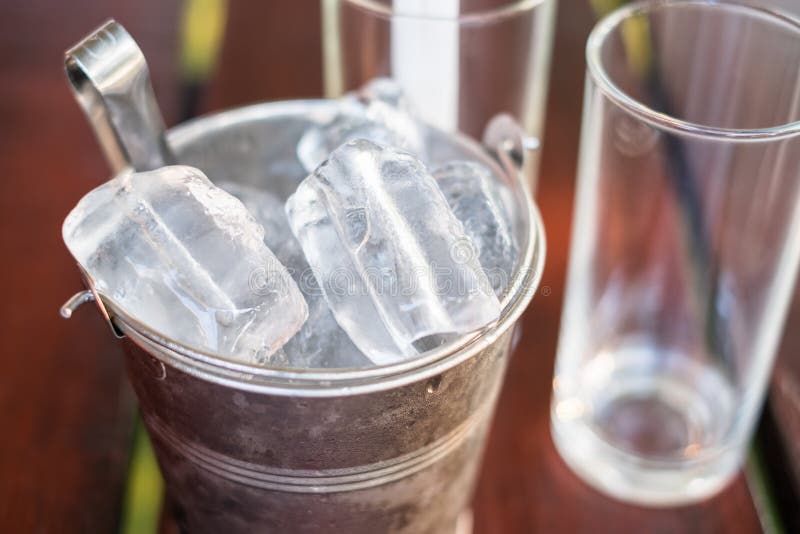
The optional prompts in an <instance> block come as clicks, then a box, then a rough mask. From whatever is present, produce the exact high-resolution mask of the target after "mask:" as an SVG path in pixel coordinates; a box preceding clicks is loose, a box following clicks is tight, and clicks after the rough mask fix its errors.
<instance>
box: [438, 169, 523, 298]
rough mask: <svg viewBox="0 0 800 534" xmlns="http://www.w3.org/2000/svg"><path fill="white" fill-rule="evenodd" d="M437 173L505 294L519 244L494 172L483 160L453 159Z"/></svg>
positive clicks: (485, 267) (494, 282) (497, 291)
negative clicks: (492, 172) (494, 182)
mask: <svg viewBox="0 0 800 534" xmlns="http://www.w3.org/2000/svg"><path fill="white" fill-rule="evenodd" d="M433 176H434V178H436V181H437V182H438V183H439V188H440V189H441V190H442V192H443V193H444V196H445V198H447V202H448V203H449V204H450V207H451V208H452V209H453V213H455V215H456V217H458V219H459V220H460V221H461V222H462V224H463V225H464V230H465V231H466V233H467V235H468V236H469V237H470V238H471V239H472V241H473V243H475V246H476V247H477V249H478V254H479V256H478V257H479V260H480V262H481V266H482V267H483V270H484V272H485V273H486V275H487V276H488V278H489V282H491V284H492V288H493V289H494V292H495V294H497V296H498V297H499V296H501V295H502V294H503V292H504V291H505V289H506V287H508V283H509V281H510V280H511V277H512V276H513V274H514V268H515V267H516V265H517V261H518V259H519V247H518V246H517V242H516V240H515V239H514V233H513V232H512V231H511V221H510V220H509V217H508V212H507V211H506V209H505V207H504V205H503V200H502V198H501V197H500V195H499V194H498V191H497V187H496V186H495V185H494V184H493V182H492V174H491V171H490V170H489V169H488V168H486V167H485V166H483V165H481V164H480V163H475V162H472V161H452V162H450V163H447V164H446V165H443V166H441V167H439V168H438V169H435V170H434V171H433Z"/></svg>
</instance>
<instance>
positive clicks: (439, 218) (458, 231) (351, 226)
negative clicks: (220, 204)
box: [286, 140, 500, 364]
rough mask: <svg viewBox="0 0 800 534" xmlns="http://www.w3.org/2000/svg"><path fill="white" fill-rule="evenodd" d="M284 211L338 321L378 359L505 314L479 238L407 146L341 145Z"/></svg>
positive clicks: (388, 359)
mask: <svg viewBox="0 0 800 534" xmlns="http://www.w3.org/2000/svg"><path fill="white" fill-rule="evenodd" d="M286 213H287V215H288V216H289V224H290V226H291V228H292V231H293V232H294V234H295V235H296V236H297V238H298V240H299V241H300V244H301V246H302V248H303V251H304V253H305V256H306V259H307V260H308V262H309V264H310V265H311V267H312V268H313V269H314V274H315V275H316V276H317V278H318V281H319V283H320V286H321V287H322V289H323V292H324V294H325V298H326V300H327V301H328V303H329V305H330V308H331V310H332V312H333V315H334V317H335V318H336V321H337V322H338V323H339V325H340V326H341V327H342V328H343V329H344V330H345V331H346V332H347V333H348V334H350V338H351V339H352V340H353V342H354V343H355V344H356V346H358V347H359V348H360V349H361V351H362V352H363V353H364V354H365V355H366V356H367V357H368V358H369V359H370V360H372V361H373V362H375V363H377V364H384V363H392V362H396V361H400V360H403V359H406V358H409V357H412V356H414V355H415V354H417V353H418V351H419V350H420V347H424V346H428V345H430V344H431V343H429V340H430V338H431V337H433V338H439V337H442V336H445V337H449V336H452V335H460V334H465V333H468V332H472V331H475V330H477V329H479V328H481V327H483V326H485V325H487V324H488V323H491V322H492V321H494V320H495V319H496V318H497V317H498V315H499V312H500V303H499V301H498V299H497V297H496V295H495V294H494V292H493V290H492V288H491V286H490V284H489V281H488V279H487V278H486V275H485V274H484V272H483V269H482V268H481V266H480V263H479V261H478V257H477V251H476V248H475V245H474V244H473V243H472V240H471V239H470V238H469V236H467V235H466V233H465V232H464V227H463V225H462V224H461V222H460V221H459V220H458V219H457V218H456V216H455V215H454V214H453V211H452V210H451V209H450V207H449V206H448V203H447V200H446V199H445V197H444V195H443V194H442V192H441V190H440V189H439V187H438V185H437V184H436V180H435V179H434V178H433V177H432V176H431V175H430V174H429V173H428V172H427V170H426V169H425V167H424V165H423V164H422V163H421V162H420V161H419V160H418V159H417V158H415V157H414V156H412V155H410V154H408V153H406V152H404V151H401V150H397V149H394V148H391V147H383V146H380V145H377V144H375V143H372V142H370V141H366V140H355V141H351V142H348V143H346V144H344V145H342V146H341V147H339V148H338V149H336V150H335V151H334V152H333V153H332V154H331V155H330V157H329V158H328V160H327V161H326V162H325V163H323V164H322V165H321V166H320V167H319V168H318V169H316V170H315V171H314V172H313V173H312V174H311V175H310V176H309V177H308V178H306V179H305V180H304V181H303V182H302V183H301V184H300V186H299V187H298V188H297V191H296V192H295V193H294V194H293V195H292V196H291V197H289V199H288V200H287V202H286ZM433 344H434V345H435V344H436V343H433Z"/></svg>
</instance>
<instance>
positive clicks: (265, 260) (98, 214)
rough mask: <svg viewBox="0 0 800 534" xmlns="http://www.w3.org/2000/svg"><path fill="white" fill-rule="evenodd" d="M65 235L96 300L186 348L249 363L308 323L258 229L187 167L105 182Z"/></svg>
mask: <svg viewBox="0 0 800 534" xmlns="http://www.w3.org/2000/svg"><path fill="white" fill-rule="evenodd" d="M63 234H64V241H65V243H66V244H67V247H68V248H69V250H70V252H71V253H72V255H73V256H74V257H75V259H76V260H77V261H78V262H79V263H80V264H81V265H82V266H83V267H84V269H86V271H87V272H88V274H89V276H91V278H92V279H93V281H94V283H95V285H96V287H97V289H98V290H99V291H100V292H101V293H102V294H103V295H105V296H106V297H108V298H110V299H111V300H112V301H113V302H114V303H116V304H117V305H119V306H120V307H121V308H122V309H123V310H124V311H126V312H127V313H128V314H130V315H131V316H133V317H135V318H137V319H138V320H140V321H141V322H142V323H144V324H146V325H148V326H149V327H150V328H152V329H154V330H155V331H157V332H159V333H161V334H163V335H165V336H168V337H170V338H172V339H174V340H175V341H177V342H180V343H183V344H186V345H188V346H191V347H193V348H196V349H201V350H208V351H211V352H215V353H218V354H220V355H222V356H224V357H229V358H234V359H238V360H242V361H245V362H249V363H252V362H256V361H259V360H261V359H263V358H265V357H267V356H268V355H270V354H271V353H273V352H274V351H275V350H277V349H279V348H280V347H281V346H282V345H283V344H284V342H285V341H286V340H288V339H289V338H290V337H292V335H294V333H295V332H297V331H298V330H299V329H300V327H301V326H302V324H303V322H304V321H305V319H306V317H307V314H308V310H307V307H306V303H305V301H304V300H303V296H302V294H301V293H300V290H299V288H298V287H297V285H296V284H295V282H294V280H292V278H291V277H290V276H289V274H288V273H287V272H286V270H285V268H284V267H283V265H281V264H280V262H279V261H278V260H277V259H276V258H275V256H274V255H273V254H272V252H270V250H269V249H268V248H267V247H266V245H265V244H264V242H263V236H264V233H263V229H262V228H261V227H260V226H259V225H258V224H257V223H256V221H255V220H254V219H253V217H252V216H251V215H250V214H249V213H248V211H247V210H246V209H245V207H244V206H243V205H242V203H241V202H239V201H238V200H236V199H235V198H234V197H232V196H231V195H229V194H227V193H225V192H224V191H222V190H221V189H219V188H217V187H215V186H214V185H213V184H211V182H210V181H209V180H208V178H206V176H205V175H204V174H203V173H202V172H200V171H199V170H197V169H194V168H192V167H185V166H172V167H163V168H161V169H157V170H155V171H151V172H143V173H135V174H133V173H126V174H123V175H120V176H118V177H116V178H114V179H112V180H110V181H109V182H107V183H105V184H103V185H101V186H100V187H98V188H96V189H94V190H93V191H91V192H90V193H89V194H87V195H86V196H84V197H83V198H82V199H81V201H80V202H79V203H78V205H77V206H76V207H75V208H74V209H73V210H72V212H71V213H70V214H69V215H68V216H67V219H66V220H65V221H64V227H63Z"/></svg>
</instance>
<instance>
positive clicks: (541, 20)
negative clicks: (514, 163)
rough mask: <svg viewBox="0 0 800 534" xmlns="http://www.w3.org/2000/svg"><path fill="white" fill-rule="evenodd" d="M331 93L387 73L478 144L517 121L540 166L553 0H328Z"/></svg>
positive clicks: (436, 117) (430, 116) (431, 115)
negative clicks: (506, 121) (503, 118)
mask: <svg viewBox="0 0 800 534" xmlns="http://www.w3.org/2000/svg"><path fill="white" fill-rule="evenodd" d="M323 7H324V10H323V33H324V48H325V84H326V93H327V96H337V95H338V94H340V93H341V92H343V91H347V90H351V89H355V88H357V87H360V86H362V85H363V84H364V83H365V82H366V81H368V80H370V79H372V78H375V77H378V76H387V77H391V78H393V79H395V81H397V82H399V83H400V85H401V86H402V87H403V89H404V90H405V91H406V93H407V94H408V96H409V99H410V101H411V102H412V103H413V104H414V106H415V108H416V109H417V111H418V112H419V113H420V115H421V116H422V117H423V118H424V119H425V120H426V121H428V122H430V123H432V124H434V125H435V126H438V127H439V128H441V129H443V130H445V131H462V132H464V133H466V134H467V135H470V136H472V137H473V138H476V139H481V137H482V136H483V134H484V130H485V129H486V126H487V125H488V123H489V121H490V120H491V119H492V118H493V117H495V116H496V115H498V114H500V113H505V114H508V115H510V116H511V117H512V118H513V119H514V120H515V121H516V122H517V123H519V124H520V125H521V126H522V129H523V131H524V132H525V133H526V134H527V137H526V138H525V139H524V143H523V144H524V147H523V148H525V149H527V150H526V151H525V156H526V160H525V169H524V170H525V174H526V175H527V176H528V177H529V179H530V180H531V182H533V181H534V180H535V177H536V170H537V168H538V154H539V152H538V151H537V150H536V149H537V148H538V147H539V145H540V141H541V138H542V129H543V125H544V104H545V99H546V94H547V81H548V74H549V69H550V52H551V47H552V39H553V23H554V18H555V8H556V2H555V0H436V1H420V0H323Z"/></svg>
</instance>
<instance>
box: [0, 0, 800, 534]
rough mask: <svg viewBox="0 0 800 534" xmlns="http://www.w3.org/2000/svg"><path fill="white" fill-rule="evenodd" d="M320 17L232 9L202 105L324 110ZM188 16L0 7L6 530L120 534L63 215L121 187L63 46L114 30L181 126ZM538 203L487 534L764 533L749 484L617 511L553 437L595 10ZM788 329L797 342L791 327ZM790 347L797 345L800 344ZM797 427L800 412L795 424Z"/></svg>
mask: <svg viewBox="0 0 800 534" xmlns="http://www.w3.org/2000/svg"><path fill="white" fill-rule="evenodd" d="M318 7H319V3H318V2H317V1H315V0H302V1H298V2H288V1H287V2H252V3H245V2H232V3H231V12H230V18H229V31H228V36H227V37H226V42H225V44H224V49H223V53H222V58H221V64H220V67H219V69H218V71H217V73H216V75H215V77H214V79H213V80H212V82H211V85H210V86H209V87H208V88H207V91H206V92H205V93H204V95H203V99H202V105H201V107H202V109H203V110H205V111H207V110H216V109H220V108H226V107H232V106H236V105H239V104H242V103H247V102H252V101H257V100H270V99H279V98H293V97H303V96H319V95H321V93H322V83H321V58H320V37H319V35H320V21H319V9H318ZM178 11H179V4H178V3H177V2H174V1H173V2H158V1H157V0H116V1H114V2H103V3H101V2H93V1H90V0H73V1H71V2H56V1H51V2H45V1H42V0H32V1H28V2H13V1H11V2H9V1H6V2H3V3H0V58H2V60H3V61H2V65H3V75H2V78H0V169H2V181H0V192H1V193H0V245H1V246H2V248H1V250H2V251H3V254H4V255H3V261H2V262H0V270H1V272H2V278H1V279H2V280H4V281H5V287H4V288H3V290H2V291H3V294H4V295H5V296H4V303H3V305H2V307H1V308H0V314H1V315H0V329H2V332H0V344H2V345H0V347H2V356H0V428H2V429H3V430H2V438H0V531H2V532H109V531H114V530H115V529H116V528H117V527H118V522H119V514H120V503H121V499H122V491H123V487H124V481H125V476H126V466H127V462H128V457H129V452H130V450H129V445H130V443H131V433H132V428H133V426H132V423H133V416H134V413H135V401H134V399H133V397H132V394H131V392H130V390H129V386H128V385H127V382H126V380H125V378H124V373H123V366H122V355H121V352H120V347H119V346H118V344H117V343H116V341H115V340H114V339H113V338H112V336H111V335H110V333H109V332H108V331H107V327H106V325H105V324H104V323H103V322H102V321H101V319H100V317H99V314H97V313H95V312H94V311H93V310H91V309H90V308H88V307H87V308H86V309H81V310H80V311H79V312H78V313H77V314H76V315H75V317H73V318H72V319H71V320H70V321H65V320H63V319H61V318H60V317H59V315H58V308H59V306H60V305H61V304H62V302H63V301H64V300H65V299H66V298H67V297H69V296H70V295H71V294H72V293H73V292H75V291H76V290H78V289H80V287H81V286H80V282H79V278H78V274H77V271H76V269H75V266H74V264H73V262H72V261H71V259H70V257H69V255H68V254H67V252H66V249H65V247H64V245H63V243H62V240H61V234H60V226H61V222H62V220H63V218H64V216H65V215H66V214H67V212H68V211H69V209H70V208H71V207H72V206H73V205H74V204H75V203H76V202H77V200H78V199H79V198H80V197H81V196H82V195H83V194H84V193H85V192H86V191H87V190H88V189H89V188H91V187H93V186H95V185H97V184H99V183H100V182H101V181H103V180H104V179H106V178H107V175H108V170H107V167H106V165H105V162H104V161H103V158H102V155H101V153H100V150H99V148H98V146H97V144H96V142H95V140H94V138H93V136H92V134H91V132H90V130H89V128H88V126H87V123H86V120H85V119H84V117H83V115H82V114H81V112H80V110H79V109H78V107H77V105H76V104H75V102H74V100H73V97H72V95H71V93H70V90H69V89H68V86H67V84H66V82H65V79H64V75H63V71H62V61H63V59H62V54H63V50H64V49H65V48H67V47H68V46H70V45H71V44H73V43H75V42H76V41H77V40H78V39H79V38H80V37H81V36H82V35H84V34H86V33H87V32H88V31H90V30H91V29H92V28H94V27H96V26H97V25H99V24H100V23H101V22H102V21H103V20H104V19H105V18H107V17H110V16H113V17H115V18H116V19H117V20H119V21H120V22H121V23H122V24H123V25H124V26H125V27H126V28H127V29H128V31H129V32H130V33H131V34H132V35H133V36H134V37H135V38H136V40H137V41H138V42H139V44H140V45H141V47H142V49H143V51H144V53H145V55H146V57H147V58H148V61H149V64H150V70H151V75H152V78H153V82H154V85H155V88H156V93H157V97H158V100H159V102H160V104H161V107H162V110H163V112H164V115H165V118H166V120H167V123H168V124H174V123H175V122H176V121H177V120H178V115H179V110H180V106H181V102H180V98H181V92H180V90H179V69H178V64H177V63H178V60H177V52H176V48H177V42H178V37H177V26H178V20H179V13H178ZM557 24H558V28H557V34H556V35H557V37H556V43H555V47H554V61H553V68H552V74H551V89H550V98H549V102H548V117H547V127H546V139H545V145H544V153H543V160H542V168H541V183H540V187H539V193H538V199H537V200H538V203H539V205H540V207H541V211H542V214H543V217H544V222H545V227H546V229H547V237H548V256H547V267H546V270H545V273H544V277H543V280H542V283H541V289H540V291H539V293H538V294H537V296H536V297H535V299H534V301H533V303H532V305H531V307H530V309H529V310H528V311H527V313H526V314H525V316H524V329H523V338H522V342H521V344H520V346H519V348H518V349H517V351H516V354H515V356H514V358H513V361H512V364H511V368H510V371H509V373H508V376H507V380H506V384H505V388H504V390H503V394H502V397H501V399H500V403H499V406H498V409H497V417H496V420H495V423H494V426H493V429H492V434H491V438H490V441H489V446H488V449H487V452H486V457H485V462H484V465H483V471H482V474H481V478H480V483H479V486H478V490H477V494H476V497H475V501H474V511H475V518H474V519H475V532H476V533H478V534H480V533H528V532H562V531H563V532H592V533H598V532H616V531H622V530H627V531H631V532H641V531H649V532H742V533H745V532H758V531H760V525H759V521H758V517H757V515H756V510H755V508H754V505H753V501H752V499H751V495H750V493H749V491H748V488H747V486H746V484H745V482H744V478H743V477H741V476H740V477H739V478H737V479H736V481H735V482H734V483H733V484H732V485H731V486H730V487H729V488H728V489H726V490H725V491H723V492H722V493H721V494H720V495H719V496H717V497H715V498H713V499H711V500H709V501H707V502H705V503H702V504H700V505H697V506H689V507H683V508H676V509H662V510H653V509H646V508H639V507H633V506H628V505H625V504H621V503H619V502H616V501H613V500H610V499H608V498H606V497H603V496H601V495H600V494H598V493H596V492H595V491H593V490H592V489H590V488H588V487H587V486H585V485H584V484H583V483H582V482H580V481H579V480H578V479H577V478H576V477H575V476H574V475H573V474H572V473H571V472H570V471H569V470H568V469H567V467H566V466H565V465H564V463H563V462H562V461H561V460H560V458H559V457H558V455H557V454H556V452H555V450H554V448H553V445H552V442H551V440H550V435H549V428H548V424H549V419H548V410H549V395H550V380H551V376H552V371H553V360H554V354H555V346H556V336H557V332H558V325H559V317H560V306H561V300H562V297H563V288H564V273H565V266H566V259H567V246H568V241H569V230H570V217H571V214H572V197H573V185H574V176H575V163H576V154H577V150H578V133H579V127H580V109H581V102H582V100H581V96H582V92H583V73H584V61H583V45H584V42H585V39H586V36H587V35H588V32H589V29H590V27H591V25H592V24H593V19H592V15H591V12H590V11H589V9H588V7H587V2H584V1H578V0H568V1H564V2H561V6H560V11H559V17H558V23H557ZM789 330H791V329H789ZM793 340H794V345H793V346H797V345H798V340H800V336H799V335H798V334H794V336H793ZM795 417H796V414H795Z"/></svg>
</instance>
